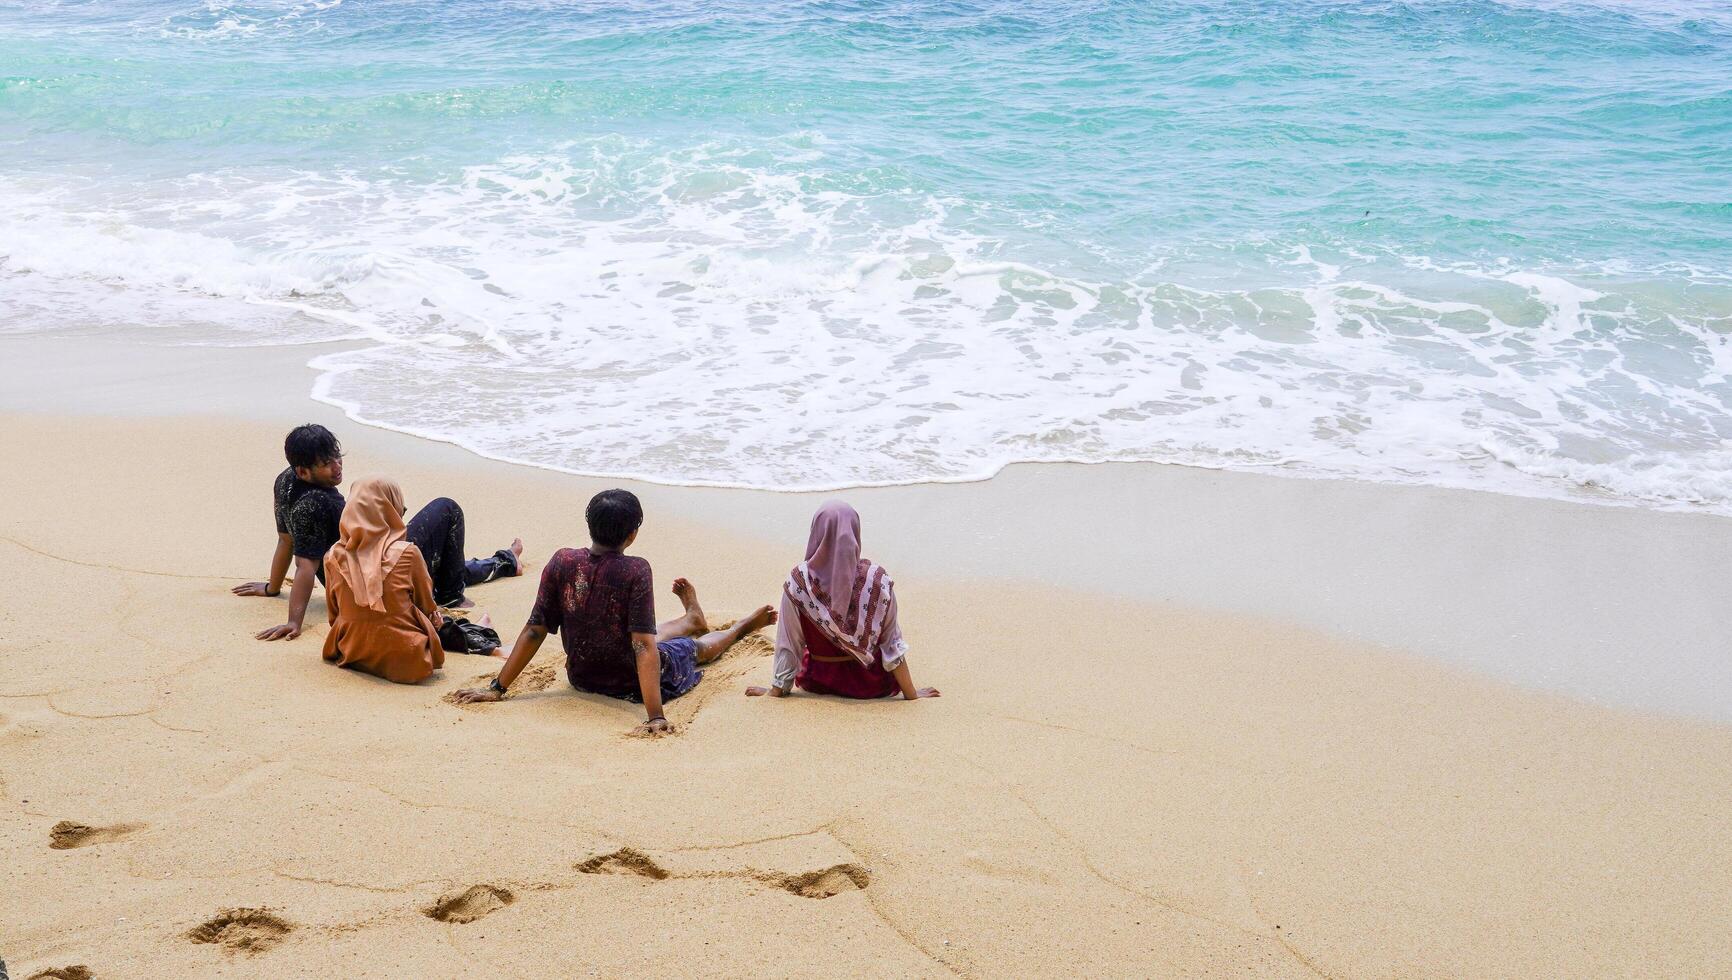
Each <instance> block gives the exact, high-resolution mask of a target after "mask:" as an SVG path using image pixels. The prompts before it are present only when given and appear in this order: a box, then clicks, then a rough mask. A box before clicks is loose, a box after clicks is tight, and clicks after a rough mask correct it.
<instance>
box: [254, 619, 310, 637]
mask: <svg viewBox="0 0 1732 980" xmlns="http://www.w3.org/2000/svg"><path fill="white" fill-rule="evenodd" d="M300 635H301V628H300V627H299V626H296V625H295V624H294V623H284V624H283V625H281V626H273V627H271V628H270V629H268V630H260V631H258V632H257V633H255V634H253V639H255V640H292V639H294V638H295V637H297V636H300Z"/></svg>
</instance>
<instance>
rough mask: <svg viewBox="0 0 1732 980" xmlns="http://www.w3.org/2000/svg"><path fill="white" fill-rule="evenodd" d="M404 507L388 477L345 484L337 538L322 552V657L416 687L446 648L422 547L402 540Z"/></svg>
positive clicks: (436, 665)
mask: <svg viewBox="0 0 1732 980" xmlns="http://www.w3.org/2000/svg"><path fill="white" fill-rule="evenodd" d="M405 510H406V508H405V507H404V505H403V491H402V489H401V488H399V487H398V486H397V484H396V483H393V482H392V481H390V480H362V481H360V482H359V483H357V484H355V485H354V486H353V488H352V489H351V491H350V494H349V500H348V504H347V506H345V507H344V508H343V517H342V520H341V522H340V523H339V524H338V527H337V529H338V533H339V537H338V540H337V543H336V544H334V545H332V546H331V550H330V551H329V552H327V553H326V554H325V605H326V606H327V608H328V609H329V610H330V615H331V632H330V634H329V635H328V636H326V637H325V659H326V660H327V661H329V662H331V663H334V664H336V665H337V666H339V667H353V668H355V669H356V670H364V671H366V672H367V673H369V674H377V675H378V676H380V677H383V678H385V679H386V680H388V681H395V682H397V683H398V684H414V683H416V682H418V681H423V680H426V679H427V678H428V677H429V676H431V675H432V673H433V672H434V671H435V670H438V669H439V668H440V667H442V666H444V664H445V648H444V647H443V646H442V645H441V644H440V642H439V618H440V613H439V607H438V605H437V604H436V603H434V601H433V579H432V577H431V576H430V575H428V574H427V562H426V560H425V559H423V558H422V556H421V549H419V548H417V547H415V545H414V543H413V542H410V541H409V540H408V539H407V538H406V537H405V534H406V533H407V528H406V527H405V525H404V523H403V514H404V511H405Z"/></svg>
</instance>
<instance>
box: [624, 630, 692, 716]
mask: <svg viewBox="0 0 1732 980" xmlns="http://www.w3.org/2000/svg"><path fill="white" fill-rule="evenodd" d="M656 652H658V653H660V654H661V655H662V700H663V701H672V700H673V699H674V698H677V697H679V696H680V695H682V694H684V693H686V692H687V691H690V690H691V689H692V688H694V687H697V686H698V681H701V680H703V679H704V672H703V671H701V670H699V669H698V641H696V640H694V639H692V638H691V637H689V636H682V637H679V638H678V639H673V640H669V641H667V642H666V643H657V644H656ZM634 700H635V699H634Z"/></svg>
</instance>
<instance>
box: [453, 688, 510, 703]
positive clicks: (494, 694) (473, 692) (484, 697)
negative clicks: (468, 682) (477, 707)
mask: <svg viewBox="0 0 1732 980" xmlns="http://www.w3.org/2000/svg"><path fill="white" fill-rule="evenodd" d="M451 700H453V701H455V702H457V703H458V704H486V703H487V702H489V701H503V700H505V695H503V694H500V693H499V692H498V691H495V690H494V689H493V688H491V687H466V688H463V689H462V690H460V691H458V692H457V693H456V694H453V695H451Z"/></svg>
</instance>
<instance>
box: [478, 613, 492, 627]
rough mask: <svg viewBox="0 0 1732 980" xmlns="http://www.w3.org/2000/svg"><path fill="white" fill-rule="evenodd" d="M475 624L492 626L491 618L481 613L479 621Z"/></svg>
mask: <svg viewBox="0 0 1732 980" xmlns="http://www.w3.org/2000/svg"><path fill="white" fill-rule="evenodd" d="M477 622H479V623H480V624H481V625H483V626H492V625H493V617H492V616H491V615H489V614H487V613H482V614H481V618H480V619H479V620H477Z"/></svg>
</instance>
